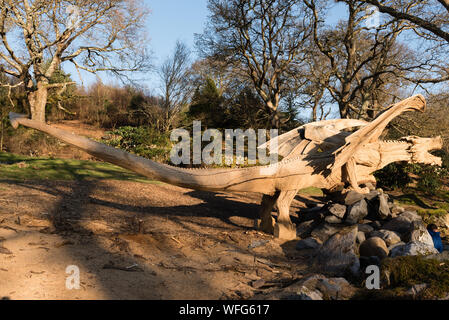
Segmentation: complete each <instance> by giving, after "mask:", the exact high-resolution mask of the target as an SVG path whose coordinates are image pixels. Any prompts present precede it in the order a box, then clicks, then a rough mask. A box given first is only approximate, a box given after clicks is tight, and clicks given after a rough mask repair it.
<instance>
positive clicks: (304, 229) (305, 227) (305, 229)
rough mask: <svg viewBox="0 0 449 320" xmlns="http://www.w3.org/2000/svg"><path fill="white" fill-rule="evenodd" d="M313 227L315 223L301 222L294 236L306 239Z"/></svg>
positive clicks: (311, 221) (310, 221)
mask: <svg viewBox="0 0 449 320" xmlns="http://www.w3.org/2000/svg"><path fill="white" fill-rule="evenodd" d="M314 225H315V221H313V220H309V221H305V222H301V223H300V224H298V225H297V227H296V235H297V236H298V237H300V238H306V237H308V236H309V235H310V232H312V230H313V228H314Z"/></svg>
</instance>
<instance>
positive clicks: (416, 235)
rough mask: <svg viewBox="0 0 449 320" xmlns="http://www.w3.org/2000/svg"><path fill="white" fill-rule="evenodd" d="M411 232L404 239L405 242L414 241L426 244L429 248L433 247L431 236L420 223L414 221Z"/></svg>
mask: <svg viewBox="0 0 449 320" xmlns="http://www.w3.org/2000/svg"><path fill="white" fill-rule="evenodd" d="M413 229H414V230H413V231H412V232H410V234H409V235H408V236H407V237H406V238H407V242H409V241H416V242H422V243H425V244H427V245H428V246H430V247H433V246H434V243H433V240H432V236H431V235H430V234H429V232H428V231H427V228H426V226H425V225H424V223H423V222H421V221H415V222H414V223H413Z"/></svg>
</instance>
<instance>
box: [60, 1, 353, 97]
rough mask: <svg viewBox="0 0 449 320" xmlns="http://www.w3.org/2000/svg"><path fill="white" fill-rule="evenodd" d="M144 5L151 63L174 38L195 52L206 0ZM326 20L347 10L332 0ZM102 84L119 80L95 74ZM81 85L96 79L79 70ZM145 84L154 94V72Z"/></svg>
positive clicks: (205, 14) (162, 56) (169, 48)
mask: <svg viewBox="0 0 449 320" xmlns="http://www.w3.org/2000/svg"><path fill="white" fill-rule="evenodd" d="M145 4H146V5H147V6H148V7H149V8H150V10H151V14H150V16H149V18H148V21H147V24H146V27H147V32H148V36H149V38H150V42H149V48H150V50H151V51H152V52H153V58H152V63H153V64H154V65H155V66H157V65H158V64H160V63H161V62H163V61H164V59H165V58H166V57H167V56H169V55H170V54H171V52H172V51H173V48H174V46H175V43H176V41H177V40H181V41H183V42H184V43H186V44H187V45H188V46H189V47H190V49H191V50H192V54H193V55H192V57H193V58H195V52H194V34H195V33H202V31H203V29H204V27H205V24H206V21H207V17H208V14H209V12H208V9H207V0H145ZM331 6H332V7H331V8H332V9H331V11H330V16H329V17H328V22H329V23H334V22H336V21H337V20H338V19H341V18H342V17H343V16H344V15H345V13H346V11H345V8H344V6H343V5H341V4H335V3H334V2H333V1H332V4H331ZM65 68H66V70H67V71H68V72H69V73H71V74H72V78H74V79H75V81H79V79H78V76H77V72H76V70H75V69H74V68H72V67H71V66H69V65H66V66H65ZM98 76H99V77H100V78H101V79H102V80H103V82H105V83H111V82H112V83H118V80H117V79H114V78H110V77H109V76H108V75H107V74H104V73H100V74H99V75H98ZM82 77H83V83H84V85H89V84H90V83H92V82H94V81H95V78H96V77H95V76H94V75H91V74H87V73H86V72H83V73H82ZM145 78H146V79H147V80H146V81H145V85H146V86H147V87H148V88H149V89H150V90H151V92H153V93H157V91H158V87H159V83H158V81H157V77H156V75H155V74H148V75H146V76H145Z"/></svg>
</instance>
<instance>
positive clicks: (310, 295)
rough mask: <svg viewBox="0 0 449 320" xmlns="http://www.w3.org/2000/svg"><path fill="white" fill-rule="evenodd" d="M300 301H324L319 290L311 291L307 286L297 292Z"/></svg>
mask: <svg viewBox="0 0 449 320" xmlns="http://www.w3.org/2000/svg"><path fill="white" fill-rule="evenodd" d="M296 294H297V295H298V299H299V300H323V295H322V294H321V292H320V291H318V290H311V289H309V288H307V287H305V286H302V287H300V288H299V290H298V291H297V292H296Z"/></svg>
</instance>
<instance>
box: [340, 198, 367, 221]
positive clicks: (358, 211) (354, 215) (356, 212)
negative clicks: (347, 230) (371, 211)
mask: <svg viewBox="0 0 449 320" xmlns="http://www.w3.org/2000/svg"><path fill="white" fill-rule="evenodd" d="M367 215H368V205H367V204H366V201H365V200H363V199H362V200H360V201H358V202H356V203H354V204H353V205H351V206H350V207H349V208H348V214H347V216H346V219H345V222H347V223H349V224H356V223H357V222H359V221H360V220H362V219H363V218H365V217H366V216H367Z"/></svg>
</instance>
